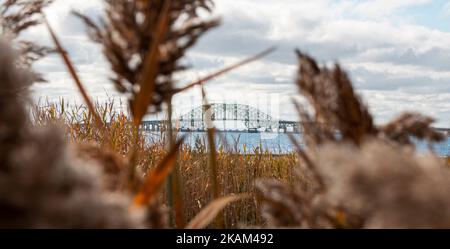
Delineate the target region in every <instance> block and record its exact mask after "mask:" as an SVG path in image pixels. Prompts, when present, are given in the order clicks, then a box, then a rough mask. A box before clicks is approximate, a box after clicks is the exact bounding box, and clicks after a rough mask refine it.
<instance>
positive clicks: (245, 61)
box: [174, 47, 276, 94]
mask: <svg viewBox="0 0 450 249" xmlns="http://www.w3.org/2000/svg"><path fill="white" fill-rule="evenodd" d="M275 49H276V47H270V48H268V49H266V50H264V51H262V52H260V53H258V54H256V55H254V56H252V57H249V58H247V59H244V60H242V61H239V62H237V63H236V64H233V65H230V66H228V67H225V68H223V69H221V70H219V71H217V72H215V73H212V74H210V75H207V76H205V77H203V78H200V79H198V80H196V81H194V82H192V83H190V84H188V85H187V86H185V87H182V88H180V89H177V90H175V92H174V94H177V93H180V92H183V91H185V90H187V89H189V88H192V87H194V86H197V85H202V84H203V83H205V82H207V81H209V80H212V79H214V78H217V77H218V76H220V75H223V74H225V73H228V72H230V71H232V70H234V69H236V68H239V67H241V66H244V65H246V64H248V63H250V62H253V61H256V60H259V59H261V58H262V57H264V56H266V55H268V54H270V53H272V52H273V51H275Z"/></svg>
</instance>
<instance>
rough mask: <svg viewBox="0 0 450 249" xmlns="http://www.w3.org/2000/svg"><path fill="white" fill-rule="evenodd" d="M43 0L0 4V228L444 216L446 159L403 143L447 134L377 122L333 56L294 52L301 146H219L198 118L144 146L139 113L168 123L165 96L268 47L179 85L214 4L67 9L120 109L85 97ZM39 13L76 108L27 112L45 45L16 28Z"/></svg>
mask: <svg viewBox="0 0 450 249" xmlns="http://www.w3.org/2000/svg"><path fill="white" fill-rule="evenodd" d="M51 2H52V1H51V0H33V1H24V0H7V1H5V2H4V3H3V4H2V5H1V7H0V13H1V19H0V24H1V28H2V30H1V32H2V38H1V40H0V227H31V228H43V227H45V228H167V227H174V224H172V223H173V219H174V218H175V220H176V222H175V223H176V224H175V225H176V226H177V227H179V228H204V227H209V226H210V225H209V224H210V223H213V221H214V219H216V216H218V217H220V222H216V224H219V223H220V226H224V227H227V228H229V227H233V228H234V227H245V226H263V225H265V226H267V227H302V228H373V227H377V228H380V227H381V228H392V227H401V228H422V227H425V228H428V227H433V228H448V227H450V212H449V211H448V210H449V207H450V198H449V197H448V195H447V193H446V190H447V189H448V188H449V187H450V175H449V174H450V173H449V170H450V168H449V167H447V165H446V163H445V162H444V161H443V160H442V159H440V158H437V157H436V156H435V155H434V154H433V153H431V152H430V153H427V154H419V153H417V151H416V150H415V148H414V145H413V142H412V139H420V140H427V141H428V142H429V143H433V142H438V141H441V140H442V139H443V138H444V136H443V135H442V134H441V133H439V132H437V131H435V130H434V129H432V128H431V124H432V123H433V119H432V118H430V117H427V116H424V115H421V114H418V113H404V114H402V115H400V116H399V117H398V118H396V119H394V120H393V121H391V122H388V123H387V124H385V125H381V126H378V125H375V123H374V121H373V120H374V118H373V117H372V114H371V113H370V111H369V108H368V107H367V106H366V105H365V104H364V102H363V100H362V99H361V98H360V97H359V96H358V95H357V93H356V92H355V90H354V89H353V86H352V83H351V81H350V78H349V77H348V76H347V74H346V72H345V71H344V70H342V69H341V67H340V66H339V65H335V66H334V68H332V69H329V68H327V67H319V65H317V63H316V62H315V60H314V59H313V58H311V57H309V56H308V55H306V54H305V53H302V52H300V51H297V56H298V59H299V71H298V77H297V80H296V84H297V86H298V87H299V89H300V93H301V94H302V95H303V96H304V97H306V99H307V100H308V101H309V103H310V104H311V106H312V108H313V112H308V111H307V108H306V107H305V106H302V105H300V104H299V103H297V102H294V104H295V106H296V109H297V111H298V114H299V117H300V119H301V120H302V123H303V133H302V134H303V138H304V139H305V144H306V145H307V146H306V147H305V148H303V147H301V146H300V145H299V143H298V141H296V140H295V139H293V138H292V142H293V144H294V145H295V146H296V147H297V152H298V155H297V154H287V155H274V154H272V153H270V152H268V151H262V150H261V148H254V150H253V153H250V154H245V153H244V154H242V153H240V151H238V150H237V149H235V150H234V151H233V150H232V149H231V150H230V148H227V145H226V144H222V145H220V146H219V147H218V148H216V147H215V139H216V135H215V133H214V129H213V128H212V127H211V128H210V127H209V126H208V128H210V129H209V131H208V133H209V134H208V143H206V142H205V141H196V143H195V146H194V147H190V146H189V145H185V144H183V139H180V140H178V141H175V139H174V138H175V137H176V136H175V135H174V134H172V132H173V131H172V128H171V126H170V125H169V126H168V129H167V130H168V134H167V136H164V135H163V134H161V137H163V139H161V140H157V141H153V142H152V143H148V142H147V141H146V138H145V134H143V133H142V132H141V131H140V130H139V125H140V124H141V122H142V120H143V117H144V116H145V115H146V114H147V113H149V112H150V113H154V112H158V111H160V110H161V109H162V105H163V103H165V104H166V105H167V107H168V113H167V114H168V117H169V121H170V119H171V115H172V111H171V110H172V109H171V98H172V96H173V95H174V94H176V93H179V92H181V91H183V90H186V89H188V88H191V87H193V86H197V85H202V84H203V83H204V82H205V81H207V80H210V79H212V78H214V77H217V76H219V75H221V74H223V73H225V72H228V71H230V70H233V69H235V68H237V67H239V66H242V65H244V64H246V63H249V62H251V61H253V60H255V59H258V58H261V57H262V56H264V55H266V54H268V53H269V52H271V51H272V50H273V49H269V50H266V51H264V52H263V53H260V54H258V55H257V56H254V57H251V58H249V59H246V60H243V61H241V62H239V63H237V64H235V65H233V66H230V67H227V68H225V69H222V70H220V71H218V72H216V73H213V74H210V75H208V76H206V77H205V78H202V79H200V80H198V81H196V82H192V83H190V84H188V85H186V86H185V87H183V88H179V89H177V88H175V86H174V82H173V78H174V77H173V75H174V74H175V73H177V72H179V71H181V70H184V69H185V68H186V66H185V65H182V64H181V59H182V57H183V56H184V55H185V53H186V51H187V50H188V49H189V48H190V47H192V46H193V45H194V44H195V43H196V41H197V40H198V39H199V38H200V37H201V36H202V35H203V34H205V32H207V31H208V30H210V29H212V28H213V27H216V26H217V25H218V24H219V21H218V20H217V19H205V18H203V17H200V14H199V12H202V11H203V12H205V13H208V15H209V14H211V13H210V12H211V10H212V7H213V5H212V2H211V1H209V0H147V1H141V0H105V4H106V9H105V15H104V17H103V18H101V19H100V21H98V22H97V21H93V20H92V19H90V18H88V17H86V16H84V15H83V14H82V13H75V14H76V15H77V16H78V17H80V18H81V19H82V20H83V21H84V22H85V24H86V25H87V28H88V33H89V36H90V38H91V39H92V40H93V41H95V42H97V43H99V44H101V46H102V48H103V53H104V55H105V57H106V59H107V61H108V62H109V64H110V66H111V71H112V75H113V76H112V78H111V82H112V83H113V84H114V86H115V87H116V89H117V90H118V91H119V92H121V93H124V94H125V96H126V97H127V98H128V100H129V105H128V107H129V110H131V117H129V116H127V115H126V114H125V113H124V112H121V111H116V109H115V106H114V105H115V104H114V101H112V102H109V103H106V104H103V103H100V104H99V103H97V104H96V105H95V104H93V103H92V102H91V100H90V98H89V96H88V94H87V92H86V91H85V90H84V87H83V84H82V82H81V80H80V78H79V77H78V75H77V72H76V69H75V65H73V64H72V62H71V60H70V56H69V54H68V53H67V52H66V51H65V50H64V48H63V45H62V44H61V42H59V39H58V37H57V34H56V33H55V32H54V31H53V30H52V28H51V25H50V23H48V21H46V19H45V15H44V14H43V13H42V9H43V8H44V7H46V6H48V5H49V4H50V3H51ZM202 16H203V15H202ZM43 21H45V24H46V26H47V28H48V30H49V33H50V35H51V37H52V40H53V41H54V43H55V47H56V49H57V51H58V52H59V54H60V56H61V57H62V58H63V61H64V63H65V65H66V66H67V68H68V70H69V73H70V74H71V76H72V77H73V79H74V81H75V83H76V84H77V86H78V89H79V91H80V93H81V94H82V96H83V99H84V101H85V102H86V103H85V104H86V106H84V105H83V106H73V105H69V104H68V103H66V102H64V100H61V102H60V103H59V104H54V103H50V104H48V105H47V106H46V107H41V106H33V105H32V108H31V114H32V115H31V116H32V118H30V113H29V109H30V108H27V107H29V104H30V103H29V100H28V88H29V86H30V85H31V84H33V83H34V82H37V81H39V80H40V79H41V78H39V77H36V73H33V72H32V71H31V65H32V63H33V62H35V61H36V60H38V59H39V58H41V57H43V56H45V55H46V54H47V53H48V52H50V51H52V50H51V49H49V48H46V47H42V46H39V45H36V44H34V43H32V42H26V41H20V40H19V39H18V36H19V34H21V33H22V32H23V31H24V30H26V29H28V28H29V27H32V26H35V25H38V24H40V23H41V22H43ZM4 37H9V40H8V41H6V40H5V39H4ZM202 93H203V97H204V101H205V103H206V105H208V103H207V101H206V93H205V92H204V89H203V91H202ZM169 123H170V122H169ZM206 144H208V145H209V148H207V146H206ZM234 146H235V148H237V145H234ZM216 150H217V151H216ZM294 166H298V167H296V168H294ZM172 171H175V174H174V175H175V176H176V177H175V179H174V180H173V179H172V178H171V177H170V176H171V173H172ZM172 180H173V181H172ZM255 181H256V184H255ZM164 183H168V184H167V185H166V189H165V193H166V195H164V194H163V193H162V191H161V190H162V189H163V185H164ZM130 186H131V187H130ZM254 194H256V195H254ZM171 198H173V199H174V200H172V201H168V199H171ZM163 203H167V204H166V205H165V204H163ZM230 203H232V204H230ZM228 204H230V205H228ZM258 210H259V211H258ZM172 216H173V217H172ZM169 217H170V219H169ZM169 221H170V222H169ZM217 221H219V219H217Z"/></svg>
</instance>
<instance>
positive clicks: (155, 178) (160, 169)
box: [133, 138, 184, 206]
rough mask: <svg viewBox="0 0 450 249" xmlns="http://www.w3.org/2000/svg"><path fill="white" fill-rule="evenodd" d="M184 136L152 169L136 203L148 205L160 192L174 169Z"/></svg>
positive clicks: (136, 197)
mask: <svg viewBox="0 0 450 249" xmlns="http://www.w3.org/2000/svg"><path fill="white" fill-rule="evenodd" d="M183 141H184V138H182V139H180V140H179V141H178V142H177V143H176V144H175V146H174V147H173V148H172V149H171V150H170V152H169V154H168V155H167V156H165V157H164V159H163V160H162V161H161V163H160V164H159V165H158V166H156V168H155V169H154V170H152V171H151V172H150V173H149V175H148V177H147V178H146V179H145V182H144V184H143V186H142V188H141V190H140V191H139V193H138V194H137V195H136V196H135V198H134V201H133V203H134V205H141V206H142V205H147V204H148V203H150V202H151V201H152V200H153V198H154V197H155V196H156V194H157V193H158V191H159V189H160V188H161V186H162V185H163V184H164V181H165V180H166V178H167V176H168V175H169V174H170V172H171V171H172V169H173V167H174V165H175V162H176V160H177V153H178V150H179V149H180V147H181V145H182V144H183Z"/></svg>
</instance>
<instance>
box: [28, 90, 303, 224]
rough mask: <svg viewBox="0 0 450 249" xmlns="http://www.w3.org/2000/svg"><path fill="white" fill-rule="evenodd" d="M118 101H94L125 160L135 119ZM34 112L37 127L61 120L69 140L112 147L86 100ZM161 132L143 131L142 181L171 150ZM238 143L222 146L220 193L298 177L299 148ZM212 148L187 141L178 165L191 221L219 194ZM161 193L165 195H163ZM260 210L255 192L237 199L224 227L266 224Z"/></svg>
mask: <svg viewBox="0 0 450 249" xmlns="http://www.w3.org/2000/svg"><path fill="white" fill-rule="evenodd" d="M116 105H120V103H119V102H116V101H115V100H112V99H111V100H110V101H109V102H108V103H106V104H100V103H96V104H94V106H95V108H96V110H97V112H98V113H100V114H101V116H102V118H103V119H104V121H105V123H107V124H108V125H107V131H108V133H109V136H110V139H111V141H113V142H112V143H111V145H112V150H113V151H114V152H115V153H117V154H118V155H120V156H121V157H122V159H123V160H125V159H126V157H127V155H128V154H129V152H130V150H131V149H132V146H133V145H132V140H131V138H132V136H133V129H132V127H133V125H132V121H131V119H130V118H129V117H128V116H127V115H126V114H125V113H124V112H122V111H118V110H120V108H116ZM32 117H33V122H34V124H35V125H37V126H48V125H49V124H58V125H59V126H62V127H64V130H65V132H66V136H67V138H68V140H69V141H70V142H71V143H73V144H78V145H80V146H81V145H85V144H99V146H101V145H102V144H104V145H105V146H108V142H107V141H106V140H105V138H104V137H102V132H101V131H99V130H98V128H97V126H96V125H94V123H93V122H94V121H93V117H92V115H90V113H89V110H88V108H86V107H85V106H84V105H71V104H69V103H68V102H66V101H64V100H63V99H61V100H59V101H57V102H53V103H52V102H46V103H45V104H44V103H41V104H40V105H35V106H34V107H33V108H32ZM157 137H159V139H152V140H151V141H148V139H147V142H146V138H145V134H140V137H139V146H138V150H137V158H136V160H137V161H136V165H137V168H138V171H137V172H139V175H140V177H138V179H140V180H139V181H143V176H144V175H146V172H152V170H153V169H155V168H156V167H157V165H158V164H159V163H160V162H161V160H163V158H164V156H165V155H166V154H167V148H166V142H165V136H164V133H161V135H160V136H157ZM219 141H222V140H220V139H219ZM237 144H238V142H237V141H236V142H235V143H234V144H219V146H218V148H217V153H216V156H215V162H216V166H217V170H216V175H215V178H217V184H219V185H220V188H219V189H220V193H218V194H217V196H216V197H218V196H227V195H229V194H243V193H246V194H252V193H253V194H254V193H256V189H255V186H254V183H255V181H256V180H257V179H259V178H274V179H278V180H281V181H283V182H286V183H288V182H292V181H294V177H293V169H294V167H295V166H296V165H297V163H298V158H297V155H296V154H295V153H291V154H285V155H275V154H272V153H270V152H269V151H262V150H260V149H258V148H253V152H254V153H246V154H239V153H236V152H238V151H239V149H238V146H237ZM207 148H208V143H207V141H204V140H202V139H201V140H198V141H197V142H196V144H195V146H190V145H188V144H183V145H182V146H180V149H179V151H178V158H179V160H178V161H177V164H178V167H179V171H180V184H181V188H182V189H183V191H182V192H181V196H182V198H183V203H184V215H185V218H184V223H186V224H187V223H188V222H189V221H190V220H191V219H193V218H194V217H195V216H196V215H197V214H198V213H199V212H200V211H201V210H202V209H203V208H205V207H206V206H207V205H208V203H210V202H211V201H212V200H213V199H214V198H215V194H214V192H215V191H214V190H213V189H214V186H213V185H214V184H213V181H212V179H213V178H211V173H210V172H211V171H210V170H209V163H208V162H209V157H210V153H208V149H207ZM234 150H236V151H234ZM116 173H117V172H116ZM120 181H124V179H121V180H120ZM120 181H119V182H116V184H117V185H118V186H123V185H125V184H126V183H125V182H120ZM116 190H117V191H118V190H120V189H116ZM159 198H164V197H163V195H160V196H159ZM258 209H259V206H258V201H257V199H256V197H254V196H252V197H250V198H245V199H242V200H237V201H236V202H235V203H233V204H230V205H229V206H227V207H225V209H224V210H223V226H224V227H225V228H237V227H245V226H261V225H263V224H264V220H263V218H262V217H261V215H260V214H259V211H258Z"/></svg>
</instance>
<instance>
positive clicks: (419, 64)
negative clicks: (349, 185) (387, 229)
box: [29, 0, 450, 126]
mask: <svg viewBox="0 0 450 249" xmlns="http://www.w3.org/2000/svg"><path fill="white" fill-rule="evenodd" d="M101 2H102V1H78V0H70V1H56V3H55V4H54V5H53V6H52V7H51V8H49V9H48V10H47V11H46V13H47V14H48V16H49V19H50V22H51V23H52V25H54V27H55V30H56V31H57V33H58V34H59V35H60V36H61V37H60V38H61V39H62V41H63V43H64V45H65V46H66V47H67V48H68V50H69V52H70V54H71V56H72V58H74V60H75V61H76V62H77V68H78V70H79V71H80V72H81V74H82V75H83V80H84V81H85V82H86V84H87V85H88V88H89V90H90V92H91V94H92V95H94V96H96V97H99V96H100V97H101V96H104V89H108V92H109V91H111V92H112V93H110V94H114V91H113V90H112V89H113V88H112V87H111V84H110V83H109V81H108V79H107V74H108V65H107V63H105V62H104V60H103V58H102V56H101V52H100V49H99V48H98V46H96V45H92V44H91V43H90V42H89V41H88V39H87V38H86V37H85V35H84V32H83V30H84V29H83V27H82V25H81V23H80V22H79V21H76V20H75V19H74V18H73V17H69V16H68V15H69V10H70V8H75V9H78V10H80V11H83V12H85V13H87V14H89V15H91V16H94V15H96V14H98V13H101V9H100V7H101ZM430 2H431V1H429V0H417V1H412V0H396V1H391V0H371V1H369V0H365V1H355V0H351V1H347V0H339V1H332V0H302V1H298V0H283V1H277V0H259V1H257V3H256V2H255V1H254V0H239V1H237V0H216V11H215V13H217V14H218V15H221V16H222V17H223V21H224V23H223V26H222V27H220V28H219V29H217V30H216V31H211V32H210V33H208V34H207V35H206V36H205V37H203V38H202V39H201V41H200V43H199V44H198V45H197V46H196V47H195V49H194V50H192V51H191V52H189V53H188V58H187V59H186V60H185V61H186V62H187V63H188V64H192V65H193V66H194V70H191V71H188V72H186V73H184V74H182V75H179V76H178V77H177V78H178V79H179V82H180V83H179V84H184V83H186V82H189V81H190V80H194V79H196V78H198V77H199V75H205V74H207V73H208V72H212V71H214V70H217V69H218V68H220V67H223V66H224V65H226V64H229V63H231V62H234V61H236V60H238V59H241V58H243V57H245V56H249V55H251V54H252V53H255V52H257V51H259V50H261V49H264V48H266V47H267V46H269V45H277V46H278V48H279V49H278V50H277V51H276V52H275V53H273V54H272V55H270V56H269V57H267V58H266V59H264V60H260V61H258V62H256V63H254V64H252V65H249V66H245V67H243V68H240V69H239V70H237V71H235V72H233V73H231V74H228V75H226V76H224V77H221V78H219V79H216V80H214V81H213V82H211V83H209V86H208V88H207V89H208V94H209V95H211V98H213V99H214V98H216V97H217V98H221V97H223V96H231V97H230V99H233V100H234V99H236V100H239V99H240V100H245V101H249V102H251V101H252V98H251V97H250V96H247V94H246V93H253V92H255V93H259V94H261V96H265V95H264V94H268V93H271V92H276V93H277V94H283V95H284V96H286V97H283V98H279V100H276V101H278V102H279V104H280V106H282V108H281V109H282V110H283V114H282V116H283V117H286V118H288V116H289V113H291V115H290V116H291V119H292V118H293V117H294V116H295V115H294V113H295V112H293V110H292V108H291V107H290V98H289V96H291V95H294V94H296V88H295V86H294V84H293V81H294V75H295V71H296V58H295V55H294V53H293V49H294V48H295V47H299V48H300V49H302V50H304V51H306V52H308V53H310V54H311V55H312V56H314V57H316V58H318V60H319V61H320V62H321V63H329V62H333V61H336V60H339V61H341V62H342V63H343V65H344V67H345V68H346V69H347V70H348V71H350V73H351V77H352V78H353V79H354V80H355V83H356V85H357V87H358V91H359V92H361V93H363V95H364V96H365V97H366V98H367V102H368V103H369V104H370V106H371V108H372V110H374V112H375V113H376V116H377V121H379V122H381V121H384V120H386V119H387V118H388V117H391V116H393V115H394V113H397V112H399V111H402V110H407V109H408V108H410V107H411V106H413V107H417V108H419V109H420V110H422V111H424V112H425V113H427V114H432V115H436V117H437V118H438V119H439V122H440V123H439V125H441V126H448V124H449V122H450V113H449V112H448V111H447V110H449V109H450V108H449V106H448V104H446V103H450V97H449V94H450V33H448V32H444V31H439V30H436V29H432V28H428V27H425V26H420V25H417V24H415V23H414V22H412V21H411V19H410V17H407V11H406V10H407V8H408V7H413V6H420V5H426V4H428V3H430ZM443 11H444V12H448V13H449V14H450V4H446V5H445V7H444V8H443ZM29 35H30V36H32V37H34V38H36V39H40V40H43V41H45V42H48V36H47V34H46V32H45V29H37V30H35V31H34V32H30V34H29ZM38 68H41V69H43V70H44V71H46V72H47V73H48V78H49V79H50V80H51V81H52V83H51V84H45V85H40V86H37V87H36V88H35V90H36V94H35V95H36V96H42V95H52V96H55V97H58V96H60V95H63V96H70V95H71V94H72V95H75V96H76V91H75V90H74V89H73V88H72V86H70V87H69V85H70V84H71V80H70V78H69V75H67V74H65V73H64V68H63V67H62V66H61V62H60V61H59V60H58V59H56V58H55V57H53V58H49V59H46V60H44V61H42V62H41V63H40V64H39V66H38ZM191 98H192V99H195V100H199V93H198V91H196V90H193V91H190V92H188V93H184V94H181V95H180V96H178V97H177V98H176V101H175V102H176V103H179V105H178V106H179V107H180V108H182V104H183V103H186V101H187V100H189V99H191ZM261 98H263V97H261Z"/></svg>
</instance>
